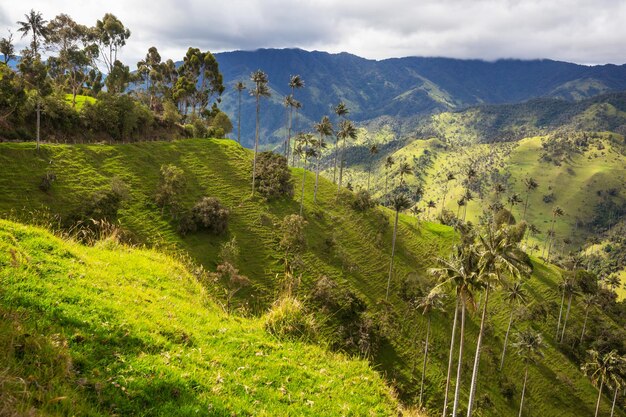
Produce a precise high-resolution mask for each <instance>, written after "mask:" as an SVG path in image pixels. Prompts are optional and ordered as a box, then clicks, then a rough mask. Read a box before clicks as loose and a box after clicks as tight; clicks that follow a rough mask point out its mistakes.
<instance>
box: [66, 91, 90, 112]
mask: <svg viewBox="0 0 626 417" xmlns="http://www.w3.org/2000/svg"><path fill="white" fill-rule="evenodd" d="M72 100H73V96H72V95H71V94H66V95H65V101H66V102H67V103H68V104H69V105H72ZM95 102H96V99H95V98H94V97H91V96H83V95H80V94H77V95H76V110H78V111H80V110H81V109H82V108H83V106H84V105H85V103H89V104H94V103H95Z"/></svg>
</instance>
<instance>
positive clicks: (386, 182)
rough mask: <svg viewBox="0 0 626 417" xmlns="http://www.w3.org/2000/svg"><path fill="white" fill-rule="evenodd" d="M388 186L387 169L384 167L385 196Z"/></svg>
mask: <svg viewBox="0 0 626 417" xmlns="http://www.w3.org/2000/svg"><path fill="white" fill-rule="evenodd" d="M388 184H389V168H387V167H385V195H387V185H388Z"/></svg>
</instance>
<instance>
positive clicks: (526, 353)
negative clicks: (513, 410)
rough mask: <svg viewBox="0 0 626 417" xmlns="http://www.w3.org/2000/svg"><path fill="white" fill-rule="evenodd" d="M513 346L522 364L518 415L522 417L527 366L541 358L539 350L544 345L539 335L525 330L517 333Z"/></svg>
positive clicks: (541, 353)
mask: <svg viewBox="0 0 626 417" xmlns="http://www.w3.org/2000/svg"><path fill="white" fill-rule="evenodd" d="M513 346H515V347H516V348H517V354H518V355H519V356H520V358H521V359H522V362H524V384H523V387H522V399H521V400H520V404H519V414H518V417H522V411H523V410H524V397H525V395H526V383H527V381H528V365H530V364H532V363H535V360H536V358H537V357H538V356H539V357H543V352H542V351H541V349H542V348H543V347H544V343H543V338H542V337H541V334H539V333H537V332H535V331H533V330H526V331H522V332H519V333H518V335H517V341H516V342H515V344H514V345H513Z"/></svg>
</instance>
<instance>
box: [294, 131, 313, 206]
mask: <svg viewBox="0 0 626 417" xmlns="http://www.w3.org/2000/svg"><path fill="white" fill-rule="evenodd" d="M313 139H314V138H313V135H312V134H310V133H300V134H298V136H297V137H296V141H297V142H298V144H299V146H300V149H302V156H303V161H304V164H303V167H302V191H301V192H300V216H302V208H303V207H304V184H305V183H306V162H307V159H308V157H309V156H310V155H311V150H313V149H311V148H310V146H311V145H312V144H313Z"/></svg>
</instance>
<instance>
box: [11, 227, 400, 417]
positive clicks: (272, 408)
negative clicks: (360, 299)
mask: <svg viewBox="0 0 626 417" xmlns="http://www.w3.org/2000/svg"><path fill="white" fill-rule="evenodd" d="M0 318H1V320H0V330H1V331H0V347H2V349H0V363H1V364H2V366H1V368H2V373H0V387H1V388H2V396H0V414H2V415H13V414H12V413H15V415H18V414H19V415H33V414H34V413H36V412H41V413H43V415H81V416H96V415H133V416H141V415H145V416H148V415H150V416H191V415H207V414H208V415H212V416H231V415H258V416H278V415H329V416H330V415H337V416H339V415H355V416H357V415H359V416H361V415H393V414H394V412H396V411H395V410H397V408H398V405H397V403H396V401H395V400H394V399H393V397H392V396H391V395H390V391H389V389H388V388H386V386H385V385H384V383H383V382H382V380H381V378H380V376H379V375H378V374H377V373H375V372H374V371H373V370H372V369H370V368H369V366H368V364H367V363H366V362H365V361H362V360H354V359H348V358H347V357H345V356H343V355H340V354H330V353H327V352H326V351H324V350H323V349H322V348H320V347H317V346H315V345H308V344H304V343H299V342H282V341H280V340H277V339H275V338H273V337H272V336H270V335H269V334H267V333H266V332H265V331H264V330H263V327H262V326H263V325H262V321H263V320H262V319H244V318H239V317H235V316H229V315H227V314H225V313H223V312H222V310H221V309H220V308H218V307H217V305H216V304H215V303H214V302H213V301H212V300H211V298H210V294H207V293H206V291H205V289H204V288H203V287H202V285H200V284H199V283H198V282H197V281H196V279H195V278H194V277H193V276H192V275H191V274H190V273H189V272H187V271H186V270H185V268H184V267H183V266H182V265H181V264H180V263H178V262H177V261H175V260H173V259H172V258H169V257H167V256H164V255H162V254H160V253H157V252H155V251H152V250H145V249H144V250H139V249H129V248H127V247H123V246H120V245H118V244H116V243H114V242H113V241H104V242H102V243H100V244H98V245H96V246H95V247H85V246H81V245H79V244H76V243H73V242H71V241H64V240H61V239H59V238H56V237H53V236H52V235H50V234H49V233H47V232H44V231H42V230H40V229H36V228H32V227H26V226H22V225H18V224H15V223H11V222H7V221H0Z"/></svg>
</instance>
